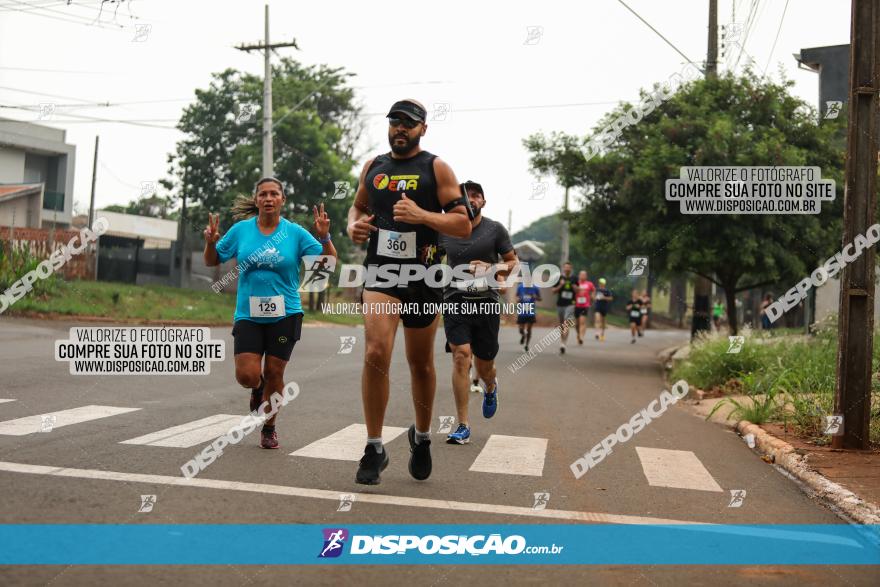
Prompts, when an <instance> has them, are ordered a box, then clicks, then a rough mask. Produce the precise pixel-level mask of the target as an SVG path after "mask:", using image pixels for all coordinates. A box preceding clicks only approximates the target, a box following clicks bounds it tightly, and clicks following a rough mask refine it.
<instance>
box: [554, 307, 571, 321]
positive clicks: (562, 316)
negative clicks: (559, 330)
mask: <svg viewBox="0 0 880 587" xmlns="http://www.w3.org/2000/svg"><path fill="white" fill-rule="evenodd" d="M556 315H557V316H559V323H560V324H562V323H563V322H565V321H566V320H571V319H572V318H574V305H571V306H556Z"/></svg>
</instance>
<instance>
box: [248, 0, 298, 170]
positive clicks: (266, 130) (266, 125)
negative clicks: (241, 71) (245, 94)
mask: <svg viewBox="0 0 880 587" xmlns="http://www.w3.org/2000/svg"><path fill="white" fill-rule="evenodd" d="M281 47H293V48H294V49H299V47H298V46H297V44H296V39H294V40H292V41H290V42H289V43H275V44H271V43H269V5H268V4H266V25H265V37H264V41H263V43H256V44H253V45H239V46H238V47H236V49H238V50H239V51H247V52H248V53H250V52H251V51H262V52H263V177H272V176H273V175H274V174H275V168H274V167H275V166H274V164H273V162H272V56H271V53H270V52H271V51H274V50H275V49H279V48H281Z"/></svg>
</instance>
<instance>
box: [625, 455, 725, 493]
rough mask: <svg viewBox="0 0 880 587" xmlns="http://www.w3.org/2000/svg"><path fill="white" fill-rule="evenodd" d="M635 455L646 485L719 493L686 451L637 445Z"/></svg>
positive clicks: (701, 465)
mask: <svg viewBox="0 0 880 587" xmlns="http://www.w3.org/2000/svg"><path fill="white" fill-rule="evenodd" d="M636 452H637V453H638V455H639V460H640V461H641V462H642V471H644V473H645V477H647V478H648V485H653V486H655V487H674V488H676V489H696V490H699V491H723V489H721V486H720V485H718V483H716V481H715V479H714V478H713V477H712V475H711V474H710V473H709V471H707V470H706V467H704V466H703V463H701V462H700V459H698V458H697V455H695V454H694V453H693V452H691V451H689V450H668V449H665V448H645V447H643V446H637V447H636Z"/></svg>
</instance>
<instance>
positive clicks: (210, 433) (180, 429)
mask: <svg viewBox="0 0 880 587" xmlns="http://www.w3.org/2000/svg"><path fill="white" fill-rule="evenodd" d="M242 418H244V416H241V415H238V416H236V415H233V414H216V415H214V416H208V417H207V418H202V419H201V420H194V421H192V422H187V423H186V424H181V425H180V426H172V427H171V428H166V429H165V430H159V431H158V432H153V433H152V434H146V435H144V436H138V437H137V438H132V439H130V440H123V441H122V442H120V443H119V444H146V445H148V446H167V447H174V448H190V447H193V446H196V445H197V444H204V443H206V442H211V441H212V440H214V439H215V438H219V437H220V436H223V435H224V434H226V433H227V432H229V429H230V428H232V427H233V426H236V425H237V424H238V423H239V422H241V420H242Z"/></svg>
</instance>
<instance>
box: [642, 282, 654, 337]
mask: <svg viewBox="0 0 880 587" xmlns="http://www.w3.org/2000/svg"><path fill="white" fill-rule="evenodd" d="M641 312H642V321H641V323H640V324H639V336H645V329H646V328H648V320H650V318H651V296H649V295H648V290H645V291H643V292H642V307H641Z"/></svg>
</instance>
